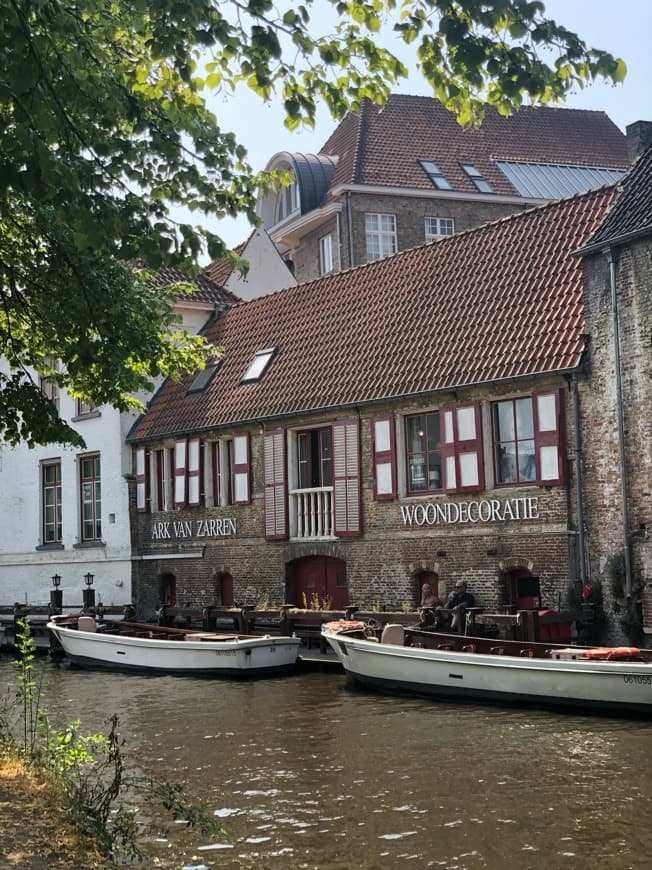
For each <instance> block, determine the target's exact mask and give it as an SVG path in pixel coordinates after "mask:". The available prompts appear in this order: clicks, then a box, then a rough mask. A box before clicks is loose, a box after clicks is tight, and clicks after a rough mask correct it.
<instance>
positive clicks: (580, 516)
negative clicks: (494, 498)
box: [571, 372, 587, 586]
mask: <svg viewBox="0 0 652 870" xmlns="http://www.w3.org/2000/svg"><path fill="white" fill-rule="evenodd" d="M571 383H572V387H573V418H574V419H573V424H574V428H575V498H576V500H577V534H578V538H577V541H578V548H579V572H580V583H581V584H582V586H584V584H585V583H586V581H587V577H586V553H585V550H584V547H585V543H586V535H585V532H584V504H583V498H584V496H583V489H584V487H583V477H582V437H581V432H580V426H581V423H580V394H579V387H578V383H577V375H576V374H575V372H573V374H572V376H571Z"/></svg>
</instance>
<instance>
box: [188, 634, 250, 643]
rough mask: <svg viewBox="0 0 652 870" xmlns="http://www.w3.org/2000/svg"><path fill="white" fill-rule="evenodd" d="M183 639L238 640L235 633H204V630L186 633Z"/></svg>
mask: <svg viewBox="0 0 652 870" xmlns="http://www.w3.org/2000/svg"><path fill="white" fill-rule="evenodd" d="M185 640H193V641H197V640H205V641H213V642H216V641H226V640H231V641H232V640H238V635H237V634H206V633H205V632H193V633H192V634H187V635H186V637H185Z"/></svg>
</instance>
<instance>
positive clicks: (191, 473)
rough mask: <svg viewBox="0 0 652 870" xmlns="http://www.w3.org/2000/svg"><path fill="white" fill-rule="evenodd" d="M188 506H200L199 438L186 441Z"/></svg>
mask: <svg viewBox="0 0 652 870" xmlns="http://www.w3.org/2000/svg"><path fill="white" fill-rule="evenodd" d="M188 504H189V505H198V504H201V444H200V441H199V438H191V439H190V440H189V441H188Z"/></svg>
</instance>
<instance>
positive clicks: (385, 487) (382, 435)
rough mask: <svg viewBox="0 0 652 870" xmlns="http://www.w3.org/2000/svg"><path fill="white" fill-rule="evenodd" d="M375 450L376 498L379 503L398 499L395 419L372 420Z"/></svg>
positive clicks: (390, 417)
mask: <svg viewBox="0 0 652 870" xmlns="http://www.w3.org/2000/svg"><path fill="white" fill-rule="evenodd" d="M372 431H373V449H374V497H375V498H376V499H377V500H378V501H390V500H392V499H395V498H396V493H397V487H396V447H395V443H394V418H393V417H392V416H391V415H389V416H386V417H376V418H375V419H374V420H372Z"/></svg>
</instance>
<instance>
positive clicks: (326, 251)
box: [319, 233, 334, 275]
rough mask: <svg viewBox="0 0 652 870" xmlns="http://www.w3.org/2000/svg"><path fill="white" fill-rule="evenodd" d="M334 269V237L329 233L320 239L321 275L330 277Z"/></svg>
mask: <svg viewBox="0 0 652 870" xmlns="http://www.w3.org/2000/svg"><path fill="white" fill-rule="evenodd" d="M333 268H334V266H333V236H332V235H331V233H328V235H326V236H322V237H321V238H320V239H319V274H320V275H328V274H329V273H330V272H332V271H333Z"/></svg>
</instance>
